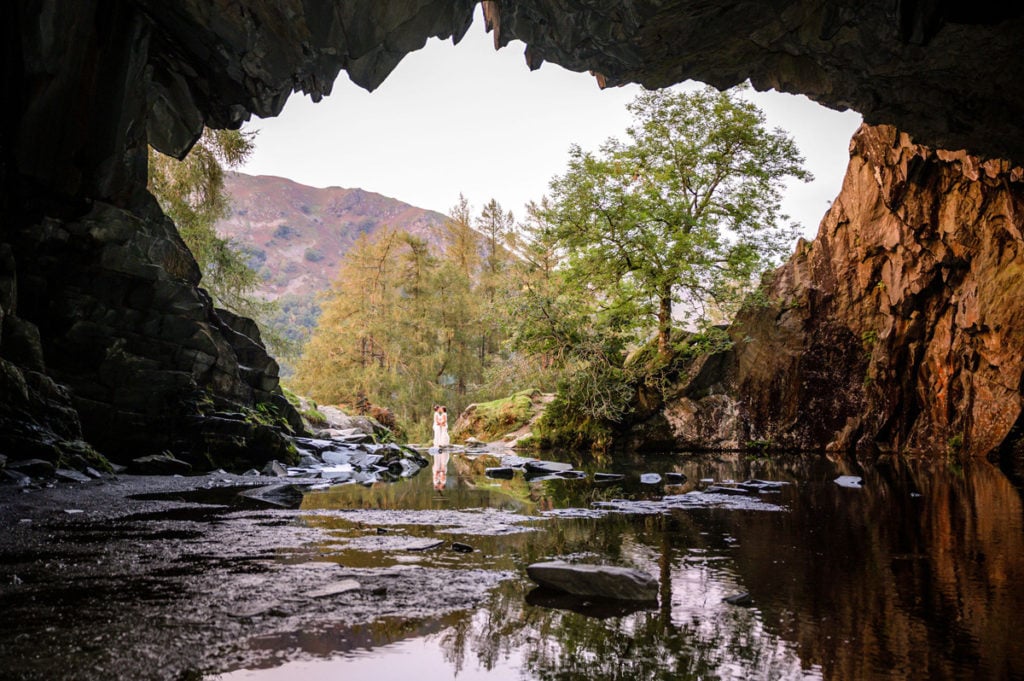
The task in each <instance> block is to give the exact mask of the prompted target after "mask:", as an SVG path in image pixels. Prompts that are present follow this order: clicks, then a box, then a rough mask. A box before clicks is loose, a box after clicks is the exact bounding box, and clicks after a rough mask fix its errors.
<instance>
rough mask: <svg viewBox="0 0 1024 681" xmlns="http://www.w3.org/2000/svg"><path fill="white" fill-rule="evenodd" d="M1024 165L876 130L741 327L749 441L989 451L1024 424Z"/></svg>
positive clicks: (740, 373)
mask: <svg viewBox="0 0 1024 681" xmlns="http://www.w3.org/2000/svg"><path fill="white" fill-rule="evenodd" d="M1022 177H1024V173H1022V170H1021V168H1019V167H1011V166H1010V164H1009V163H1007V162H1004V161H987V162H984V163H982V162H979V160H978V159H977V158H975V157H972V156H969V155H967V154H966V153H964V152H948V151H936V150H932V149H929V148H927V147H923V146H920V145H915V144H913V143H912V142H911V140H910V139H909V138H908V137H907V136H906V135H905V134H902V133H900V132H899V131H897V130H896V129H894V128H892V127H890V126H875V127H869V126H863V127H862V128H861V129H860V130H859V131H858V132H857V133H856V134H855V135H854V137H853V140H852V141H851V145H850V165H849V168H848V170H847V174H846V178H845V180H844V182H843V188H842V191H841V193H840V194H839V196H838V197H837V199H836V201H835V202H834V204H833V206H832V208H831V209H830V210H829V212H828V214H827V215H826V216H825V218H824V220H823V221H822V223H821V227H820V229H819V232H818V236H817V238H816V239H815V240H814V242H812V243H809V244H808V243H806V242H802V243H800V244H799V245H798V247H797V252H796V253H795V254H794V256H793V257H792V258H791V259H790V261H789V262H788V263H787V264H786V265H784V266H783V267H782V268H780V269H779V270H777V271H776V272H775V273H774V276H773V278H772V280H771V282H770V285H769V291H768V295H769V299H770V300H771V303H770V305H769V306H768V307H765V308H760V309H756V310H752V311H748V312H747V313H746V314H745V315H743V316H742V317H741V318H740V319H738V320H737V323H736V324H735V328H734V333H733V336H734V338H735V339H736V341H737V343H736V348H735V354H736V362H737V379H736V385H735V388H736V396H737V397H738V399H739V402H740V404H741V405H742V410H741V411H742V412H744V413H745V415H746V416H747V417H748V419H749V427H750V433H749V434H748V435H749V436H750V438H749V439H764V440H770V441H773V442H778V443H779V444H789V445H797V446H825V447H827V448H830V449H837V450H857V449H866V448H873V447H877V448H880V449H882V450H895V451H902V452H909V453H945V452H947V451H948V450H950V449H953V450H959V451H963V452H964V453H970V454H985V453H987V452H989V451H991V450H993V449H995V448H996V447H999V446H1000V445H1001V444H1002V443H1003V442H1004V441H1005V440H1006V438H1007V437H1008V435H1009V434H1010V432H1011V429H1013V427H1014V425H1015V424H1016V423H1017V421H1018V419H1019V418H1020V416H1021V404H1022V399H1021V392H1022V391H1021V388H1022V385H1021V377H1022V373H1024V305H1022V296H1024V240H1022V236H1021V231H1022V226H1024V183H1022Z"/></svg>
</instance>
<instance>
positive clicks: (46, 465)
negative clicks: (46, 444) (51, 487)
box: [7, 459, 56, 478]
mask: <svg viewBox="0 0 1024 681" xmlns="http://www.w3.org/2000/svg"><path fill="white" fill-rule="evenodd" d="M7 468H8V470H12V471H18V472H19V473H24V474H25V475H29V476H31V477H33V478H47V477H51V476H52V475H53V474H54V471H56V467H55V466H54V465H53V464H52V463H50V462H49V461H43V460H42V459H22V460H20V461H9V462H8V463H7Z"/></svg>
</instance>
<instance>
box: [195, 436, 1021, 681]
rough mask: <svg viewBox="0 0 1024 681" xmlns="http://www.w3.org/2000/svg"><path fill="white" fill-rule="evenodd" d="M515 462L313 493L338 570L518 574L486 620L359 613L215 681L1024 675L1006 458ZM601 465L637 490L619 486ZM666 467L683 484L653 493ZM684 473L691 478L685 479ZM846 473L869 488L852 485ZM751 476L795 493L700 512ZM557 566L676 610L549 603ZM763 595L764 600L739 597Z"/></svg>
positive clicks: (467, 613)
mask: <svg viewBox="0 0 1024 681" xmlns="http://www.w3.org/2000/svg"><path fill="white" fill-rule="evenodd" d="M493 464H494V461H493V460H489V459H487V458H481V459H472V458H467V457H465V456H461V455H453V456H452V457H450V461H449V462H448V463H447V466H446V467H445V471H444V475H443V476H441V477H442V480H441V484H440V485H437V484H436V483H437V481H438V480H437V476H436V475H433V476H432V475H428V474H427V473H429V471H424V474H422V475H418V476H415V477H413V478H411V479H408V480H403V481H401V482H397V483H392V484H378V485H374V486H372V487H369V488H367V487H364V486H360V485H346V486H339V487H335V488H332V489H329V490H324V491H319V492H313V493H310V494H307V495H306V497H305V498H304V500H303V504H302V508H301V511H300V517H301V521H302V522H303V523H305V524H307V525H309V526H311V527H316V528H319V529H320V530H321V532H322V541H321V542H320V543H319V544H318V546H317V552H318V560H320V561H323V562H328V563H336V564H337V565H339V566H343V567H344V568H352V569H374V568H396V567H401V568H410V569H416V568H419V569H424V570H431V571H434V570H465V569H476V570H483V571H500V572H502V573H506V574H507V576H506V577H505V578H503V579H501V580H499V581H498V582H497V583H496V585H495V586H494V587H493V588H492V589H490V591H489V592H488V593H487V595H486V597H485V599H484V601H483V602H482V603H480V604H479V606H478V607H472V608H468V609H464V610H459V611H456V612H447V611H445V610H444V608H439V612H443V613H444V614H439V615H438V616H437V617H431V616H429V615H428V616H423V617H415V618H401V619H397V620H396V619H389V618H384V619H381V620H379V621H376V622H372V623H369V624H363V625H359V626H355V627H353V626H346V624H345V622H344V613H343V612H339V613H338V621H337V622H334V623H333V624H331V626H329V627H326V628H324V629H322V630H320V631H318V632H316V633H315V634H314V633H310V632H306V633H304V632H280V633H279V634H277V635H272V636H262V637H258V638H253V639H251V640H249V641H247V642H246V643H245V645H248V646H253V647H257V648H259V649H261V650H263V651H269V653H270V654H269V655H265V656H264V657H263V658H262V659H263V660H264V662H263V663H261V665H260V666H259V667H254V666H252V665H249V666H243V667H242V668H238V669H231V668H230V665H225V667H224V668H223V669H222V671H221V672H219V673H218V674H213V675H210V676H209V678H210V679H220V680H222V681H229V680H231V681H233V680H235V679H261V680H266V681H269V680H271V679H291V678H304V679H320V678H323V679H327V678H332V679H334V678H346V679H349V678H360V679H361V678H372V679H376V680H379V681H383V680H384V679H392V678H394V679H408V678H415V679H417V680H419V681H426V680H428V679H450V678H459V679H520V678H522V679H534V678H549V679H576V678H587V679H591V680H597V679H710V678H718V679H815V678H824V679H906V678H928V679H963V678H979V679H981V678H984V679H1009V678H1022V677H1024V642H1022V640H1024V639H1022V637H1021V636H1020V632H1021V631H1022V630H1024V629H1022V625H1024V524H1022V508H1021V496H1020V494H1019V492H1018V490H1016V489H1015V488H1013V487H1012V486H1011V485H1010V484H1009V482H1008V481H1007V480H1006V478H1005V477H1004V476H1003V475H1002V474H1001V473H1000V472H999V471H998V470H996V469H994V468H992V467H990V466H988V465H986V464H984V463H977V464H974V465H971V466H969V467H966V468H960V467H949V466H947V465H945V464H939V463H926V462H909V463H894V464H887V465H879V466H876V467H872V468H868V469H863V470H861V469H859V468H857V467H856V466H855V465H853V464H843V463H834V462H832V461H829V460H828V459H825V458H822V457H790V456H785V457H782V456H780V457H775V458H771V459H750V458H747V457H744V456H741V455H727V456H707V455H700V456H697V455H674V456H671V457H653V458H652V457H649V458H646V459H633V460H624V461H620V462H618V463H615V464H612V463H607V464H606V465H605V466H603V467H594V468H591V469H589V470H587V473H588V477H587V478H585V479H581V480H563V479H549V480H542V481H527V480H526V479H524V477H523V476H522V474H521V473H516V475H515V476H514V477H513V478H512V479H511V480H497V479H492V478H489V477H487V476H486V475H485V469H486V468H487V466H488V465H493ZM597 470H601V471H615V472H620V473H623V474H624V476H625V477H624V478H623V479H622V480H621V481H613V482H604V483H597V482H594V480H593V477H592V474H593V473H594V472H596V471H597ZM648 472H653V473H658V474H660V475H661V476H662V479H663V481H662V482H660V483H658V484H643V483H641V482H640V474H641V473H648ZM668 472H677V473H682V474H684V475H685V476H686V482H685V483H683V484H673V485H668V484H665V482H664V476H665V474H666V473H668ZM841 475H854V476H859V477H861V479H862V484H861V485H860V486H859V487H857V486H852V487H844V486H840V485H838V484H836V483H835V482H834V480H835V479H836V478H837V477H839V476H841ZM749 478H760V479H765V480H775V481H784V482H787V483H790V484H787V485H784V486H783V487H782V488H781V489H779V490H773V491H771V492H770V493H766V494H754V495H750V496H743V497H735V498H733V497H724V496H723V497H722V498H721V499H716V500H712V501H711V502H708V501H702V500H700V498H701V496H702V490H704V489H707V488H708V487H710V486H712V485H714V484H717V483H720V482H722V481H742V480H746V479H749ZM707 498H708V497H707V496H706V495H705V496H704V499H705V500H706V499H707ZM453 542H458V543H459V544H465V545H468V546H470V547H472V548H473V551H472V552H471V553H459V552H456V551H452V550H451V545H452V543H453ZM431 545H434V546H433V548H428V549H426V550H422V549H424V547H429V546H431ZM417 549H421V550H417ZM552 558H560V559H567V560H571V561H581V562H596V563H610V564H616V565H625V566H630V567H634V568H638V569H641V570H644V571H646V572H648V573H650V574H651V575H654V576H656V577H657V578H658V579H659V581H660V598H659V603H658V605H657V607H656V608H653V609H640V610H633V609H631V608H629V607H623V606H622V605H621V604H609V603H600V602H587V601H580V600H578V599H576V600H573V599H557V598H556V599H552V598H551V597H550V596H548V597H540V596H539V595H538V592H536V591H535V589H534V587H533V585H532V584H531V583H530V582H529V581H528V580H527V579H525V576H524V571H525V566H526V565H528V564H529V563H532V562H535V561H540V560H547V559H552ZM281 560H285V561H287V560H289V558H288V557H287V556H283V557H282V558H281ZM744 592H746V593H749V594H750V596H749V600H748V603H747V605H746V606H737V605H730V604H729V603H727V602H725V601H724V600H723V599H725V598H726V597H728V596H731V595H736V594H740V593H744Z"/></svg>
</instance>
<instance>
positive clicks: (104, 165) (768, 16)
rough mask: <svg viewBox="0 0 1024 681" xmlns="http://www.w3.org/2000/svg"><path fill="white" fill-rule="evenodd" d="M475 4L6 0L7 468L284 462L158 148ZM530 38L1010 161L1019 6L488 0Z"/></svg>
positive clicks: (284, 417)
mask: <svg viewBox="0 0 1024 681" xmlns="http://www.w3.org/2000/svg"><path fill="white" fill-rule="evenodd" d="M476 4H477V2H476V1H475V0H421V1H419V2H388V3H381V2H371V1H369V0H353V1H349V2H332V1H330V0H301V1H300V0H279V1H273V0H242V1H239V2H213V3H207V2H195V1H188V2H178V3H165V2H157V1H156V0H103V1H101V0H35V1H32V0H16V1H15V2H11V3H6V4H5V5H4V7H3V9H2V10H0V13H2V16H3V19H4V21H3V25H4V27H5V28H4V33H5V41H4V48H3V49H4V86H3V88H4V101H5V106H4V125H3V136H2V142H0V153H2V159H3V160H2V165H0V182H2V185H3V198H2V204H0V205H2V210H3V216H4V219H3V222H2V224H0V456H5V457H9V458H30V457H31V458H41V459H44V460H47V461H51V462H54V463H60V464H62V465H69V466H77V467H81V466H82V465H85V464H88V463H89V462H91V461H95V460H97V457H99V456H100V455H102V456H104V457H107V458H108V459H110V460H111V461H115V462H128V461H131V460H133V459H135V458H138V457H140V456H144V455H153V454H159V453H161V452H174V453H177V454H180V455H181V456H182V457H184V458H185V459H186V460H187V461H188V462H189V463H191V464H192V465H194V466H197V467H216V466H233V465H239V464H241V463H242V462H246V463H260V462H263V461H266V460H270V459H273V458H287V456H288V451H287V450H288V446H287V441H286V439H285V438H284V437H283V435H282V432H283V431H282V430H281V429H280V428H276V427H271V426H268V425H266V424H263V423H260V422H259V421H258V420H254V419H251V418H247V416H246V415H247V414H248V413H249V412H251V411H252V410H254V409H256V408H257V407H258V406H259V405H270V406H271V407H272V408H273V409H275V410H276V412H277V414H278V416H279V417H280V419H281V421H282V422H286V423H288V424H289V426H290V427H291V428H292V429H293V430H300V429H301V427H302V426H301V421H300V420H299V419H298V416H297V414H296V413H295V412H294V409H292V407H290V406H289V404H288V403H287V401H286V400H285V399H284V398H283V396H282V394H281V390H280V387H279V379H278V367H277V364H276V362H275V361H274V360H273V358H271V357H270V356H268V354H267V352H266V350H265V349H264V347H263V344H262V342H261V341H260V338H259V332H258V330H257V329H256V327H255V324H253V323H252V322H251V321H249V320H246V319H243V318H239V317H236V316H234V315H232V314H230V313H228V312H226V311H224V310H219V309H215V308H214V306H213V305H212V303H211V301H210V298H209V296H208V295H207V294H206V293H205V291H204V290H203V289H202V287H201V282H200V277H199V270H198V267H197V266H196V264H195V262H194V260H193V258H192V256H191V254H190V253H189V251H188V249H187V248H186V247H185V245H184V243H183V242H182V241H181V239H180V237H179V236H178V234H177V231H176V229H175V226H174V225H173V223H172V222H171V221H170V220H169V219H167V218H166V217H165V216H164V215H163V214H162V213H161V211H160V209H159V207H158V205H157V203H156V201H155V200H154V199H153V197H152V196H151V195H150V194H149V193H148V192H147V191H146V172H147V171H146V168H147V165H146V153H147V146H148V145H152V146H153V147H155V148H156V149H158V150H160V151H162V152H164V153H167V154H170V155H173V156H176V157H179V158H180V157H183V156H184V155H185V154H187V153H188V151H189V149H190V148H191V146H192V145H193V144H194V143H195V142H196V140H197V139H198V137H199V135H200V134H201V132H202V129H203V127H204V126H209V127H214V128H237V127H239V126H240V125H241V124H242V123H243V122H244V121H246V120H247V119H249V117H250V116H252V115H257V116H261V117H268V116H274V115H277V114H278V113H280V111H281V110H282V107H283V106H284V103H285V101H286V100H287V98H288V97H289V96H290V95H291V94H293V93H294V92H304V93H307V94H309V95H310V96H312V97H313V99H314V100H316V99H319V98H321V97H323V96H327V95H329V94H330V92H331V87H332V84H333V82H334V80H335V79H336V78H337V77H338V74H339V72H340V71H341V70H345V71H346V72H347V74H348V77H349V78H351V79H352V80H353V81H354V82H355V83H357V84H358V85H361V86H362V87H364V88H366V89H369V90H372V89H374V88H375V87H377V86H378V85H379V84H380V83H381V82H383V80H384V79H385V78H386V77H387V75H388V73H389V72H390V71H391V70H392V69H394V67H395V66H396V65H397V64H398V62H399V61H400V60H401V59H402V58H403V57H404V56H405V55H406V54H407V53H409V52H412V51H414V50H417V49H419V48H421V47H422V46H423V45H424V44H425V42H426V40H427V39H428V38H430V37H438V38H442V39H449V38H450V39H452V40H453V41H455V42H458V41H459V39H460V38H461V37H462V36H463V35H464V34H465V32H466V31H467V30H469V28H470V25H471V23H472V17H473V12H474V10H475V6H476ZM480 4H482V5H483V10H484V16H485V19H486V27H487V29H488V30H489V31H491V32H492V33H493V36H494V43H495V47H496V48H503V47H505V46H507V45H508V44H509V43H510V42H511V41H513V40H521V41H522V42H524V43H525V44H526V50H525V62H526V63H525V67H528V68H531V69H535V68H538V67H539V66H540V64H541V63H543V62H545V61H547V62H551V63H554V64H558V65H560V66H563V67H565V68H567V69H570V70H573V71H579V72H590V73H592V74H593V76H594V78H595V79H596V80H597V82H598V84H599V85H600V86H602V87H614V86H616V85H618V84H622V83H628V82H634V83H640V84H642V85H644V86H646V87H649V88H657V87H663V86H667V85H671V84H674V83H678V82H681V81H683V80H685V79H695V80H700V81H704V82H707V83H710V84H712V85H714V86H716V87H719V88H726V87H729V86H732V85H735V84H737V83H741V82H743V81H746V80H748V79H749V80H750V81H751V83H752V84H753V86H754V87H755V88H757V89H769V88H774V89H776V90H779V91H783V92H789V93H801V94H805V95H807V96H808V97H810V98H811V99H813V100H815V101H817V102H819V103H821V104H823V105H825V106H829V107H833V108H838V109H846V108H850V109H854V110H856V111H858V112H860V113H861V114H862V115H863V116H864V119H865V121H866V122H868V123H871V124H888V125H891V126H894V127H895V128H897V129H898V130H899V131H901V133H902V134H905V135H908V136H909V137H910V138H912V139H913V141H914V142H915V143H918V144H925V145H931V146H933V147H936V148H940V149H950V150H961V149H965V150H967V151H969V152H970V153H972V154H975V155H977V156H979V157H981V158H995V159H1007V160H1009V161H1011V162H1014V163H1021V162H1024V128H1022V126H1021V125H1020V121H1021V120H1024V89H1022V88H1021V87H1020V83H1022V82H1024V62H1022V60H1021V59H1020V49H1019V48H1020V47H1021V46H1022V42H1024V40H1022V36H1024V8H1021V7H1019V6H1017V5H1014V4H1012V3H997V2H987V1H980V2H975V3H971V4H970V5H967V6H964V5H958V4H956V5H955V4H954V3H947V2H938V1H937V0H923V1H921V2H907V1H905V0H895V1H891V0H887V1H886V2H881V1H877V0H875V1H872V2H852V1H847V2H824V1H821V0H803V1H800V0H773V1H772V2H752V1H740V0H736V1H721V2H701V3H696V2H670V3H648V2H643V3H641V2H624V3H588V2H569V3H566V2H554V1H553V0H487V1H485V2H482V3H480Z"/></svg>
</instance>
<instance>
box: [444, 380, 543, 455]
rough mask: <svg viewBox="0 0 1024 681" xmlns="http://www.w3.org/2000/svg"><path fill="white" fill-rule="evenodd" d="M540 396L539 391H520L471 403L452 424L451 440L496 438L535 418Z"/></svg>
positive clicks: (538, 408) (486, 439)
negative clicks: (488, 400)
mask: <svg viewBox="0 0 1024 681" xmlns="http://www.w3.org/2000/svg"><path fill="white" fill-rule="evenodd" d="M542 396H543V393H541V392H540V391H539V390H535V389H531V390H521V391H520V392H517V393H516V394H514V395H512V396H511V397H505V398H502V399H500V400H493V401H491V402H480V403H477V404H471V405H469V406H468V407H466V410H465V411H463V412H462V414H461V415H460V416H459V418H458V420H457V421H456V422H455V425H454V426H452V432H451V435H452V440H453V441H455V442H464V441H465V440H466V438H468V437H475V438H477V439H478V440H483V441H484V442H493V441H494V440H500V439H501V438H503V437H504V436H505V435H507V434H509V433H512V432H514V431H517V430H519V429H520V428H523V427H524V426H526V425H528V424H529V423H530V422H531V421H532V420H533V419H534V417H536V415H537V413H538V411H539V410H540V409H541V408H542V407H541V405H540V401H541V397H542Z"/></svg>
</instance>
